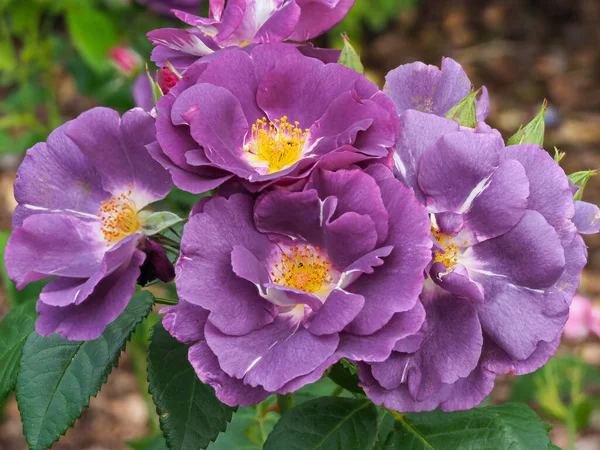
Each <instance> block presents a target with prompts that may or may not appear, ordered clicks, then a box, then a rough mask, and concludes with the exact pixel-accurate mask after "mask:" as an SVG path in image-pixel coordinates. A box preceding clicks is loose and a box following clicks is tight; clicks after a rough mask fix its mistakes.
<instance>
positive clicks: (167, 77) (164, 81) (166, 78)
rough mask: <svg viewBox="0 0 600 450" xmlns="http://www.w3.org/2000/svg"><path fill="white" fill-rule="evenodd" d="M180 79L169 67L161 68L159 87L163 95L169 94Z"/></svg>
mask: <svg viewBox="0 0 600 450" xmlns="http://www.w3.org/2000/svg"><path fill="white" fill-rule="evenodd" d="M178 81H179V77H178V76H177V74H175V73H174V72H173V71H171V69H169V68H168V67H161V69H160V70H159V71H158V86H159V87H160V89H161V91H162V92H163V94H167V93H168V92H169V91H170V90H171V88H172V87H173V86H175V85H176V84H177V82H178Z"/></svg>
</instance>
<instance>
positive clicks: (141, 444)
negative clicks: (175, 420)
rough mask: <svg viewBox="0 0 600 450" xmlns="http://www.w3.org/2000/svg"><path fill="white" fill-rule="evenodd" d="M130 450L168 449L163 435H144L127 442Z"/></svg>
mask: <svg viewBox="0 0 600 450" xmlns="http://www.w3.org/2000/svg"><path fill="white" fill-rule="evenodd" d="M127 445H128V446H129V448H131V450H169V447H167V442H166V441H165V438H164V436H162V435H160V436H156V437H152V436H145V437H143V438H140V439H136V440H134V441H129V442H128V443H127Z"/></svg>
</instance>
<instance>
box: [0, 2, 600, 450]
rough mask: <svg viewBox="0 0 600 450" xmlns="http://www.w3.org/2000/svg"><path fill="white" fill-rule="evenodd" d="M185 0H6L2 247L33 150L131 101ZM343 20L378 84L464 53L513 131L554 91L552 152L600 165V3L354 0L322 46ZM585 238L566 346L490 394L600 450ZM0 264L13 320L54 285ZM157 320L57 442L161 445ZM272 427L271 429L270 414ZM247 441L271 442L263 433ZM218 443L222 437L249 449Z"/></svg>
mask: <svg viewBox="0 0 600 450" xmlns="http://www.w3.org/2000/svg"><path fill="white" fill-rule="evenodd" d="M185 1H187V0H185ZM204 1H205V2H206V0H204ZM177 2H181V3H183V2H184V0H170V2H167V1H161V0H139V1H134V0H0V230H2V231H0V251H2V252H3V248H4V246H5V244H6V239H7V238H8V235H9V233H10V226H11V214H12V210H13V209H14V206H15V201H14V198H13V195H12V184H13V182H14V177H15V173H16V169H17V167H18V165H19V163H20V161H21V159H22V158H23V154H24V152H25V151H26V150H27V149H28V148H29V147H31V146H32V145H33V144H35V143H36V142H38V141H43V140H45V139H46V137H47V135H48V134H49V132H50V131H51V130H52V129H54V128H56V127H57V126H59V125H60V124H62V123H63V122H65V121H66V120H69V119H72V118H74V117H76V116H77V115H78V114H79V113H81V112H82V111H84V110H87V109H89V108H91V107H93V106H96V105H103V106H110V107H113V108H115V109H118V110H121V111H124V110H127V109H129V108H130V107H132V106H133V105H134V101H133V97H132V94H131V92H132V85H133V83H134V81H135V79H136V76H138V75H140V74H141V75H143V76H145V69H144V65H145V62H146V61H149V55H150V51H151V45H150V43H149V42H148V41H147V40H146V38H145V33H146V32H148V31H150V30H153V29H156V28H160V27H180V26H181V25H180V24H179V23H178V22H177V21H176V20H174V19H171V18H170V16H169V15H168V12H167V11H168V9H165V8H164V4H166V3H171V4H176V3H177ZM203 9H206V5H202V6H201V7H200V8H199V10H198V11H199V12H200V11H202V10H203ZM342 32H346V33H347V34H348V35H349V37H350V39H351V42H352V44H353V45H354V46H355V47H356V48H357V49H358V51H359V53H360V54H361V57H362V60H363V63H364V65H365V68H366V70H367V75H368V76H369V78H371V80H373V81H375V82H376V83H377V84H379V85H380V86H382V85H383V78H384V76H385V74H386V73H387V72H388V71H389V70H391V69H393V68H395V67H397V66H398V65H400V64H404V63H409V62H413V61H416V60H421V61H423V62H426V63H429V64H435V65H439V64H440V61H441V57H442V56H450V57H452V58H454V59H456V60H457V61H458V62H459V63H461V64H462V65H463V67H464V68H465V70H466V72H467V73H468V75H469V77H470V78H471V81H472V82H473V84H474V85H475V86H480V85H482V84H485V85H486V86H487V87H488V89H489V91H490V97H491V105H492V107H491V113H490V116H489V118H488V123H489V124H490V125H492V126H493V127H495V128H498V129H499V130H500V131H501V132H502V134H503V135H504V136H505V137H509V136H511V135H512V134H513V133H514V132H515V131H516V130H517V129H518V128H519V126H520V125H521V124H525V123H527V122H529V120H531V118H532V117H533V116H534V115H535V113H536V112H537V110H538V109H539V107H540V105H541V102H542V100H543V99H544V98H546V99H548V102H549V108H548V111H547V114H546V130H547V132H546V141H545V147H546V149H547V150H552V149H553V148H554V147H555V146H556V147H557V148H558V149H559V150H560V151H564V152H565V153H566V156H565V157H564V159H563V160H562V162H561V165H562V166H563V168H564V169H565V171H566V172H567V173H572V172H575V171H580V170H587V169H600V1H599V0H454V1H450V0H446V1H442V0H356V4H355V6H354V8H353V9H352V10H351V11H350V13H349V15H348V16H347V17H346V19H344V21H343V22H342V23H340V24H339V25H338V26H336V27H335V29H334V30H332V31H331V32H329V33H328V34H327V35H326V36H323V37H321V38H319V39H318V40H317V41H316V42H315V43H316V44H317V45H319V46H330V47H337V48H341V45H342V41H341V38H340V33H342ZM149 65H150V68H151V70H155V67H152V63H149ZM195 200H196V197H194V196H192V195H189V194H185V193H183V192H178V191H175V192H174V193H173V194H172V195H170V196H169V197H168V198H167V200H166V202H167V203H169V205H168V207H169V208H172V209H174V210H177V209H179V210H181V211H182V214H185V210H186V208H188V207H189V205H190V204H191V203H193V202H194V201H195ZM584 200H587V201H589V202H593V203H596V204H599V203H600V177H596V178H592V179H591V181H590V182H589V184H588V187H587V189H586V190H585V196H584ZM586 242H587V244H588V246H589V264H588V267H587V268H586V270H585V271H584V274H583V277H582V281H581V287H580V294H581V295H580V296H579V297H577V298H576V301H575V302H574V305H573V307H572V313H571V319H570V321H569V323H568V325H567V330H566V332H565V338H564V340H563V344H562V345H561V347H560V349H559V352H558V354H557V356H556V357H555V358H553V360H552V361H551V362H550V363H549V364H548V365H547V366H545V367H544V368H542V369H540V370H539V371H538V372H536V373H534V374H531V375H527V376H523V377H513V376H507V377H503V378H500V379H499V380H498V382H497V385H496V388H495V390H494V392H493V394H492V395H491V396H490V398H489V399H488V400H487V401H489V402H491V403H497V402H504V401H508V400H516V401H525V402H527V403H529V405H530V406H532V407H534V408H535V409H536V411H537V412H538V413H539V414H540V415H541V416H542V418H543V419H544V420H545V421H546V422H548V423H549V424H550V425H551V426H552V431H551V434H552V439H553V442H554V443H555V444H556V445H558V446H559V447H561V448H564V449H581V450H598V449H600V372H599V367H600V338H599V336H600V236H592V237H586ZM2 259H3V258H2ZM0 266H1V264H0ZM0 269H2V270H0V280H1V281H2V285H3V289H2V290H0V318H2V317H3V316H4V315H5V314H6V312H7V311H8V309H9V308H10V307H11V306H13V305H16V304H18V303H19V302H22V301H25V300H27V299H30V298H32V297H35V296H37V292H39V289H40V286H33V287H31V288H28V289H26V290H25V291H23V292H17V291H16V290H15V288H14V285H13V284H12V283H11V282H10V281H9V280H8V279H7V277H6V273H5V272H4V268H3V267H0ZM147 328H148V327H147V326H146V327H144V329H141V330H139V331H138V332H137V333H136V336H135V337H134V339H133V340H132V343H130V344H129V346H128V351H127V355H126V357H124V358H122V359H121V363H120V366H119V368H118V369H116V370H115V371H113V373H112V375H111V376H110V378H109V381H108V384H106V385H105V386H104V387H103V388H102V391H101V392H100V394H99V395H98V397H97V398H93V399H92V402H91V405H90V408H89V409H88V410H87V411H86V412H84V414H83V416H82V418H81V420H80V421H79V422H78V423H77V424H76V426H75V428H73V429H70V430H69V431H68V432H67V435H66V436H65V437H64V438H62V439H61V440H60V442H58V443H57V444H55V446H54V447H53V448H54V449H58V450H120V449H125V448H134V449H140V450H141V449H146V448H150V447H149V446H147V445H145V444H144V439H143V437H144V436H145V435H147V434H148V433H149V432H152V430H156V426H157V423H156V419H155V417H154V416H155V414H153V410H152V407H149V406H148V402H147V397H145V396H144V395H143V394H142V393H141V392H142V391H144V390H145V389H146V387H145V375H144V364H145V362H144V353H145V348H144V346H145V345H146V342H147V341H146V339H145V333H147ZM2 400H3V399H0V405H3V406H0V450H21V449H23V450H25V449H26V448H27V446H26V444H25V439H24V438H23V437H22V434H21V422H20V419H19V412H18V409H17V406H16V402H15V401H14V399H13V398H9V399H8V400H7V401H5V402H2ZM248 420H250V422H252V421H258V422H261V421H267V422H268V415H266V414H265V413H264V412H260V411H259V412H258V413H257V414H255V415H253V416H252V417H250V418H249V419H248ZM259 425H261V430H263V429H264V427H265V423H262V422H261V423H260V424H259ZM266 426H268V424H267V425H266ZM244 429H245V430H248V428H244ZM248 439H249V440H250V441H256V447H255V448H256V449H259V448H261V446H260V444H259V443H258V440H259V438H256V439H255V437H253V436H252V435H249V436H248ZM126 442H130V444H129V446H127V445H126ZM217 444H218V441H217ZM217 444H214V445H213V446H211V447H209V448H210V449H212V448H214V449H217V448H219V449H221V448H222V449H235V448H237V447H236V446H235V445H234V444H229V445H227V444H225V445H223V444H221V445H220V446H219V445H217ZM253 448H254V447H253ZM157 450H158V449H157Z"/></svg>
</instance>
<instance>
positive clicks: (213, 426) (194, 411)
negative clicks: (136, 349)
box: [148, 323, 234, 450]
mask: <svg viewBox="0 0 600 450" xmlns="http://www.w3.org/2000/svg"><path fill="white" fill-rule="evenodd" d="M188 348H189V346H187V345H183V344H181V343H179V342H178V341H177V340H176V339H175V338H173V337H171V335H170V334H169V333H168V332H167V331H166V330H165V329H164V328H163V326H162V324H161V323H158V324H156V325H155V326H154V328H153V329H152V340H151V342H150V351H149V353H148V381H149V382H150V387H149V389H150V393H151V394H152V399H153V400H154V403H155V404H156V409H157V411H158V414H159V415H160V426H161V429H162V430H163V432H164V434H165V438H166V439H167V445H168V446H169V448H170V449H172V450H184V449H190V450H192V449H193V450H196V449H198V448H206V447H207V446H208V444H209V443H210V442H211V441H214V440H215V439H216V438H217V436H218V435H219V433H220V432H221V431H225V428H226V427H227V423H228V422H229V421H230V420H231V416H232V414H233V412H234V409H233V408H231V407H229V406H227V405H224V404H223V403H221V402H219V400H218V399H217V397H216V396H215V392H214V390H213V388H211V387H210V386H207V385H204V384H202V383H201V382H200V380H199V379H198V377H197V376H196V373H195V372H194V369H193V368H192V366H191V364H190V363H189V361H188V358H187V355H188Z"/></svg>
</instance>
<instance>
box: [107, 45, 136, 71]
mask: <svg viewBox="0 0 600 450" xmlns="http://www.w3.org/2000/svg"><path fill="white" fill-rule="evenodd" d="M108 53H109V55H110V59H111V61H112V62H113V64H114V65H115V67H116V68H117V69H118V70H119V72H121V73H123V74H124V75H126V76H128V77H129V76H133V75H135V74H136V73H137V72H139V70H140V69H141V67H142V58H141V57H140V55H138V54H137V53H136V52H135V51H134V50H132V49H131V48H125V47H113V48H111V49H110V50H109V52H108Z"/></svg>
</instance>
